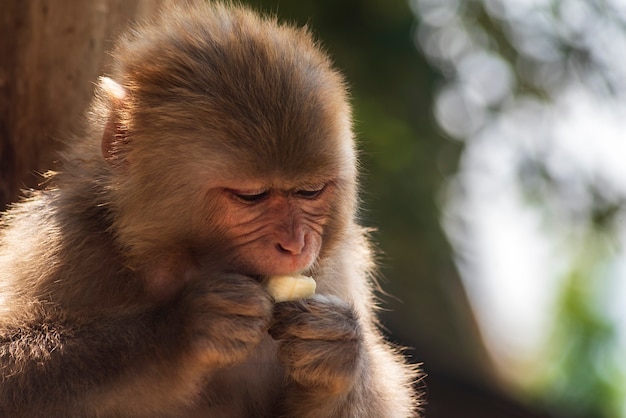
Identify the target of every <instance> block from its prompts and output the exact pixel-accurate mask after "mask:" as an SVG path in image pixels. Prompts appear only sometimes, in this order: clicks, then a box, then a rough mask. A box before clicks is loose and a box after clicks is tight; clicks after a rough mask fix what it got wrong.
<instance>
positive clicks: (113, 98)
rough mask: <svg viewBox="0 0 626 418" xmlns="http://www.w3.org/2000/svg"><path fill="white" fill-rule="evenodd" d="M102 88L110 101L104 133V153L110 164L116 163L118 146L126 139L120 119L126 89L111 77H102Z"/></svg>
mask: <svg viewBox="0 0 626 418" xmlns="http://www.w3.org/2000/svg"><path fill="white" fill-rule="evenodd" d="M100 89H101V91H102V93H103V95H104V96H105V99H106V100H108V102H109V109H110V110H109V117H108V119H107V123H106V125H105V127H104V132H103V133H102V155H103V156H104V159H105V160H106V161H107V162H108V163H109V164H111V165H112V164H115V163H116V162H117V161H118V158H119V155H118V152H117V148H118V147H119V144H120V143H123V142H125V140H126V130H125V129H124V128H123V127H122V125H121V123H120V120H119V110H120V109H121V108H122V107H123V106H124V102H125V100H126V96H127V95H126V90H125V89H124V87H122V86H121V85H119V84H118V83H117V82H115V81H113V80H112V79H110V78H109V77H100Z"/></svg>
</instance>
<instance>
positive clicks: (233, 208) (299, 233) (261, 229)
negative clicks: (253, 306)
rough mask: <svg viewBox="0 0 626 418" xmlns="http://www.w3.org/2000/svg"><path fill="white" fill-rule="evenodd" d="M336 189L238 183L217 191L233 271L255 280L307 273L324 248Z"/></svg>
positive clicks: (323, 183)
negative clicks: (325, 233)
mask: <svg viewBox="0 0 626 418" xmlns="http://www.w3.org/2000/svg"><path fill="white" fill-rule="evenodd" d="M335 192H336V187H335V185H334V184H333V182H332V181H331V180H330V179H329V180H326V181H319V182H315V183H310V184H302V185H299V186H297V187H289V188H287V187H278V186H272V185H269V183H266V184H264V183H263V182H234V183H232V184H228V185H227V187H222V188H219V189H217V193H218V201H219V204H218V211H219V212H218V216H217V217H218V223H219V224H220V229H222V230H223V231H225V232H224V233H225V235H226V237H227V240H228V242H229V247H231V246H232V247H231V250H230V254H231V257H232V258H230V257H229V259H228V261H227V268H228V269H229V270H232V271H233V272H236V273H241V274H247V275H251V276H270V275H278V274H291V273H302V272H306V270H307V269H309V268H310V267H311V266H312V265H313V263H314V262H315V261H316V259H317V257H318V254H319V252H320V249H321V247H322V239H323V237H324V229H325V226H326V224H327V223H328V221H329V215H330V212H331V206H332V201H333V199H334V198H335Z"/></svg>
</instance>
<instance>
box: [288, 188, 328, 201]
mask: <svg viewBox="0 0 626 418" xmlns="http://www.w3.org/2000/svg"><path fill="white" fill-rule="evenodd" d="M325 188H326V185H325V184H324V185H323V186H321V187H316V188H311V189H300V190H296V191H295V193H294V194H295V195H296V196H297V197H301V198H303V199H309V200H313V199H316V198H318V197H319V196H320V195H321V194H322V192H323V191H324V189H325Z"/></svg>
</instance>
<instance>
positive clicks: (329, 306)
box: [269, 297, 360, 341]
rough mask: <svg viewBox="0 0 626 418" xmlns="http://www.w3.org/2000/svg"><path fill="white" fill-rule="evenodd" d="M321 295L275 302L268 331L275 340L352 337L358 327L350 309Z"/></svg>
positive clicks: (353, 313)
mask: <svg viewBox="0 0 626 418" xmlns="http://www.w3.org/2000/svg"><path fill="white" fill-rule="evenodd" d="M320 299H321V298H318V297H316V298H313V299H309V300H303V301H297V302H285V303H280V304H277V305H276V306H275V308H274V317H273V320H272V323H271V325H270V329H269V333H270V335H271V336H272V337H273V338H274V339H277V340H282V339H292V338H296V339H304V340H328V341H335V340H356V339H358V338H359V335H360V329H359V325H358V320H357V317H356V313H355V312H354V310H353V309H352V308H351V307H350V306H349V305H348V304H347V303H345V302H341V301H340V303H338V302H337V301H333V303H328V302H327V301H326V300H324V299H321V300H320Z"/></svg>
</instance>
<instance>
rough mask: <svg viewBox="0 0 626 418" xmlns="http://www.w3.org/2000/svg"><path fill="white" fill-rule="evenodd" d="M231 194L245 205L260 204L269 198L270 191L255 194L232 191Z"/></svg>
mask: <svg viewBox="0 0 626 418" xmlns="http://www.w3.org/2000/svg"><path fill="white" fill-rule="evenodd" d="M231 193H232V194H233V196H234V197H235V198H237V199H238V200H240V201H242V202H244V203H258V202H261V201H262V200H264V199H265V198H266V197H267V196H269V191H267V190H264V191H262V192H253V193H248V192H242V191H237V190H231Z"/></svg>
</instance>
